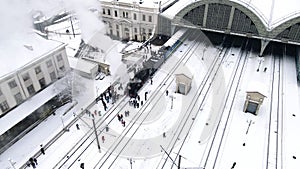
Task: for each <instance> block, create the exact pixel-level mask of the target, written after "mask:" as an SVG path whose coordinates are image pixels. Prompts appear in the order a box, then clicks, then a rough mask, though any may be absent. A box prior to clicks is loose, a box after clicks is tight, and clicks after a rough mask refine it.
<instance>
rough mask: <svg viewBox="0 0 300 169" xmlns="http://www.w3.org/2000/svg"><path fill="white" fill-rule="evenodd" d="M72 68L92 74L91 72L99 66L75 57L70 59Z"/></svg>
mask: <svg viewBox="0 0 300 169" xmlns="http://www.w3.org/2000/svg"><path fill="white" fill-rule="evenodd" d="M68 60H69V63H70V66H71V68H72V69H76V70H79V71H82V72H86V73H90V72H91V70H92V69H93V68H94V67H96V66H97V64H96V63H92V62H89V61H85V60H83V59H78V58H74V57H68Z"/></svg>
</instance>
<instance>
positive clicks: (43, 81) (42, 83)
mask: <svg viewBox="0 0 300 169" xmlns="http://www.w3.org/2000/svg"><path fill="white" fill-rule="evenodd" d="M39 83H40V86H41V88H44V87H46V81H45V78H41V79H40V80H39Z"/></svg>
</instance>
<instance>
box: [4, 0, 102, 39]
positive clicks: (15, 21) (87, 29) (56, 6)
mask: <svg viewBox="0 0 300 169" xmlns="http://www.w3.org/2000/svg"><path fill="white" fill-rule="evenodd" d="M91 8H93V9H97V10H99V9H100V3H99V2H97V1H96V0H22V1H19V0H1V1H0V20H1V23H5V24H2V25H1V31H0V38H1V40H3V39H4V40H9V39H14V37H16V36H18V37H19V38H20V37H22V36H23V35H26V34H28V32H32V31H33V19H32V16H31V15H32V14H33V13H34V12H35V11H40V12H42V13H43V14H44V15H45V16H46V17H51V16H53V15H55V14H57V13H59V12H62V11H72V12H74V13H75V14H76V16H77V17H78V18H79V20H80V29H81V32H82V38H83V40H84V41H85V42H86V43H88V41H89V40H90V39H91V38H92V37H93V35H95V34H96V33H97V32H99V31H100V30H102V29H103V28H104V24H103V23H102V22H101V21H100V20H99V19H98V17H97V15H95V14H93V13H92V12H91V10H90V9H91ZM24 37H26V36H24Z"/></svg>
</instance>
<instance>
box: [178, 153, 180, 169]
mask: <svg viewBox="0 0 300 169" xmlns="http://www.w3.org/2000/svg"><path fill="white" fill-rule="evenodd" d="M180 163H181V155H180V154H179V158H178V169H180Z"/></svg>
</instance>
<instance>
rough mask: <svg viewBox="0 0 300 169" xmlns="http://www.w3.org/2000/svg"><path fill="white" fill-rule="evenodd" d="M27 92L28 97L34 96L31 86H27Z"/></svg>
mask: <svg viewBox="0 0 300 169" xmlns="http://www.w3.org/2000/svg"><path fill="white" fill-rule="evenodd" d="M27 90H28V93H29V95H30V96H31V95H33V94H35V90H34V87H33V85H30V86H28V87H27Z"/></svg>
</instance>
